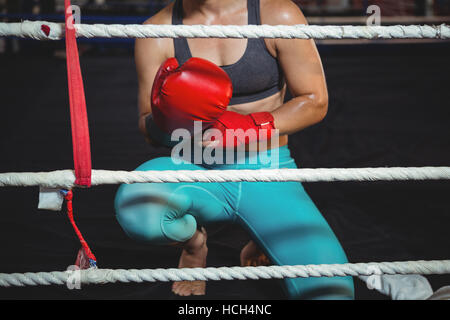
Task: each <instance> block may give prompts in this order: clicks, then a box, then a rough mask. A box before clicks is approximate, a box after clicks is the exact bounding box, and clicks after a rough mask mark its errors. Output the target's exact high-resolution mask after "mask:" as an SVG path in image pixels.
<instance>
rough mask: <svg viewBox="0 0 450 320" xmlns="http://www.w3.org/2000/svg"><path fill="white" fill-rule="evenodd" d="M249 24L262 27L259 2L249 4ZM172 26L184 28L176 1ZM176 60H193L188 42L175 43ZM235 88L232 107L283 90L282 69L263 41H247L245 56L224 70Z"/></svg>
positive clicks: (179, 0)
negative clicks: (181, 25) (180, 25)
mask: <svg viewBox="0 0 450 320" xmlns="http://www.w3.org/2000/svg"><path fill="white" fill-rule="evenodd" d="M247 8H248V24H249V25H250V24H253V25H260V24H261V18H260V7H259V0H247ZM172 24H173V25H179V24H183V0H176V1H175V5H174V8H173V15H172ZM174 47H175V58H177V60H178V61H179V63H180V64H182V63H185V62H186V61H187V60H188V59H189V58H191V57H192V53H191V50H190V49H189V44H188V42H187V39H186V38H176V39H174ZM221 68H222V69H223V70H224V71H225V72H226V73H227V74H228V76H229V77H230V79H231V82H232V84H233V97H232V98H231V101H230V105H233V104H241V103H247V102H252V101H257V100H261V99H264V98H266V97H269V96H271V95H273V94H275V93H277V92H279V91H280V90H281V89H282V88H283V86H284V76H283V72H282V70H281V67H280V65H279V63H278V61H277V59H275V58H274V57H273V56H272V55H271V54H270V53H269V51H268V50H267V47H266V44H265V42H264V39H263V38H258V39H248V42H247V48H246V50H245V53H244V55H243V56H242V57H241V58H240V59H239V60H238V61H237V62H236V63H234V64H231V65H227V66H221Z"/></svg>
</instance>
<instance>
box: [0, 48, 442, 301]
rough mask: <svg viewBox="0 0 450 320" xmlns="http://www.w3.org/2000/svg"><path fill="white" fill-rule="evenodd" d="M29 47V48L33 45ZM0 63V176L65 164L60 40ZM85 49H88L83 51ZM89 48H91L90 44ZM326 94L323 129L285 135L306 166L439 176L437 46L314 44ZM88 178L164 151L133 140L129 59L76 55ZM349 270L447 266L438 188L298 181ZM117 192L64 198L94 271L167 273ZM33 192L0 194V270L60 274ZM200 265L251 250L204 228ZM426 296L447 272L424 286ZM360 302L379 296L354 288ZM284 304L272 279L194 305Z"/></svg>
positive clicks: (241, 235)
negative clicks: (123, 218)
mask: <svg viewBox="0 0 450 320" xmlns="http://www.w3.org/2000/svg"><path fill="white" fill-rule="evenodd" d="M33 43H34V42H33ZM28 45H29V46H30V47H29V48H28V49H29V50H23V51H21V53H18V54H9V55H8V54H4V55H0V73H1V77H0V106H1V109H0V110H1V115H0V155H1V157H0V172H12V171H18V172H26V171H51V170H58V169H70V168H72V167H73V160H72V146H71V132H70V119H69V105H68V90H67V80H66V79H67V74H66V65H65V60H64V59H59V58H56V57H54V52H53V49H52V50H49V48H52V47H55V46H61V42H59V43H50V42H44V43H40V44H39V45H38V46H36V45H35V44H34V45H33V46H31V42H29V43H28V42H25V43H23V46H22V47H23V48H25V49H27V46H28ZM85 49H86V48H85ZM87 49H89V48H87ZM319 50H320V53H321V56H322V59H323V63H324V68H325V72H326V75H327V81H328V85H329V93H330V106H329V113H328V115H327V117H326V119H325V120H324V121H323V122H322V123H320V124H318V125H316V126H314V127H311V128H309V129H307V130H304V131H303V132H299V133H297V134H295V135H293V136H292V137H291V138H290V143H289V145H290V148H291V150H292V153H293V156H294V158H295V159H296V161H297V164H298V165H299V166H300V167H303V168H321V167H329V168H333V167H342V168H347V167H383V166H402V167H408V166H448V165H449V164H450V135H449V133H450V130H449V122H450V109H449V107H450V104H449V99H450V87H449V80H448V76H449V71H450V61H449V59H448V57H449V53H450V45H449V44H448V43H447V42H433V43H428V42H425V41H424V42H420V43H417V44H414V43H403V44H402V43H397V44H392V43H389V44H385V43H373V44H371V45H362V44H360V45H344V46H342V45H320V46H319ZM81 66H82V70H83V76H84V84H85V89H86V99H87V105H88V113H89V123H90V134H91V145H92V161H93V168H94V169H108V170H133V169H134V168H135V167H137V166H138V165H139V164H141V163H142V162H144V161H146V160H148V159H151V158H154V157H157V156H161V155H165V154H168V151H167V150H165V149H157V148H153V147H150V146H148V145H146V143H145V142H144V139H143V138H142V137H141V136H140V134H139V133H138V130H137V80H136V74H135V67H134V61H133V56H132V54H131V52H130V50H129V49H127V50H122V49H121V50H116V49H115V50H105V49H102V50H98V49H95V48H92V47H91V48H90V49H89V50H88V51H86V53H85V54H84V55H82V57H81ZM305 188H306V190H307V191H308V193H309V194H310V196H311V197H312V199H313V200H314V201H315V203H316V204H317V205H318V207H319V208H320V210H321V212H322V213H323V215H324V216H325V218H326V219H327V220H328V222H329V224H330V225H331V227H332V228H333V230H334V231H335V233H336V234H337V236H338V238H339V240H340V241H341V243H342V245H343V247H344V249H345V251H346V252H347V255H348V257H349V260H350V261H351V262H371V261H375V262H378V261H404V260H422V259H424V260H431V259H448V258H449V256H450V249H449V243H450V235H449V232H448V225H449V222H450V210H449V209H448V207H449V206H448V201H449V199H448V194H449V190H450V184H449V182H447V181H429V182H414V181H411V182H372V183H369V182H367V183H353V182H352V183H308V184H305ZM116 190H117V186H101V187H94V188H91V189H87V190H85V189H83V190H80V189H77V190H75V200H74V209H75V217H76V220H77V223H78V226H79V227H80V229H81V231H82V232H83V234H84V236H85V238H86V240H87V241H88V243H89V244H90V246H91V248H92V250H93V251H94V253H95V254H96V256H97V259H98V264H99V266H100V267H102V268H137V269H139V268H168V267H176V266H177V262H178V257H179V254H180V251H179V249H175V248H166V247H156V246H151V245H147V244H143V243H137V242H135V241H133V240H131V239H129V238H127V237H126V236H125V234H124V233H123V231H122V230H121V228H120V226H119V224H118V223H117V221H116V219H115V217H114V209H113V199H114V195H115V191H116ZM37 202H38V188H1V189H0V212H1V214H0V252H1V256H0V257H1V258H0V272H3V273H13V272H37V271H55V270H57V271H60V270H65V269H66V268H67V267H68V266H69V265H71V264H73V262H74V260H75V256H76V253H77V251H78V249H79V246H80V245H79V242H78V239H77V238H76V236H75V234H74V232H73V230H72V228H71V226H70V224H69V221H68V219H67V217H66V216H65V214H64V213H55V212H46V211H38V210H37V209H36V208H37ZM208 230H209V242H208V244H209V248H210V250H209V256H208V266H235V265H238V264H239V252H240V249H241V247H242V246H243V245H245V243H246V242H247V241H248V238H247V235H246V234H245V232H244V231H243V230H241V229H240V228H239V227H236V226H220V227H211V228H209V229H208ZM427 278H428V279H429V280H430V282H431V284H432V286H433V289H435V290H436V289H438V288H440V287H441V286H444V285H449V284H450V275H441V276H429V277H427ZM355 284H356V298H357V299H386V297H384V296H382V295H380V294H378V293H376V292H373V291H370V290H368V289H367V288H366V287H365V285H364V284H363V283H362V282H361V281H359V280H355ZM205 298H206V299H225V300H230V299H285V298H286V297H285V296H284V294H283V291H282V290H281V287H280V286H279V281H278V280H259V281H251V280H249V281H219V282H213V281H211V282H209V283H208V284H207V295H206V297H201V299H205ZM0 299H177V298H176V297H175V296H174V295H172V294H171V292H170V284H169V283H156V284H149V283H145V284H108V285H103V286H85V287H84V288H83V290H75V291H70V290H68V289H66V288H65V287H64V286H61V287H58V286H51V287H37V288H33V287H26V288H9V289H4V288H2V289H0Z"/></svg>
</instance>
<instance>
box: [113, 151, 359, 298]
mask: <svg viewBox="0 0 450 320" xmlns="http://www.w3.org/2000/svg"><path fill="white" fill-rule="evenodd" d="M276 151H277V152H278V155H277V156H276V157H273V156H271V155H274V154H275V153H274V151H273V150H272V151H268V152H267V153H265V155H264V161H263V160H261V159H262V158H263V157H261V154H259V155H255V154H253V155H246V156H245V159H240V160H241V161H242V160H243V161H245V162H246V163H243V164H234V165H228V164H227V165H213V166H207V165H201V166H200V165H194V164H192V163H190V162H186V161H183V162H182V163H181V164H180V163H175V162H174V161H173V160H172V159H171V158H157V159H153V160H150V161H147V162H145V163H144V164H142V165H141V166H139V167H138V168H137V169H136V170H137V171H147V170H209V169H215V170H229V169H265V168H274V167H279V168H296V164H295V162H294V160H293V159H292V158H291V156H290V152H289V149H288V147H287V146H284V147H281V148H279V149H276ZM268 159H269V160H268ZM115 208H116V216H117V220H118V221H119V223H120V225H121V226H122V228H123V229H124V230H125V232H126V233H127V234H128V235H129V236H130V237H131V238H134V239H137V240H143V241H147V242H149V243H152V244H168V243H173V242H184V241H186V240H188V239H190V238H191V237H192V236H193V235H194V233H195V232H196V230H197V227H198V226H199V225H202V226H207V225H208V224H209V223H216V222H221V223H222V222H227V223H228V222H237V223H239V224H241V225H242V226H243V227H244V228H245V229H246V230H248V232H249V233H250V235H251V237H252V238H253V240H254V241H255V242H256V243H257V244H258V245H259V246H260V248H261V249H262V250H263V251H264V253H265V254H266V255H267V256H268V257H269V259H270V260H271V261H272V263H274V264H277V265H304V264H330V263H346V262H347V258H346V255H345V253H344V250H343V249H342V247H341V245H340V244H339V242H338V240H337V238H336V236H335V235H334V233H333V231H332V230H331V228H330V227H329V225H328V223H327V222H326V221H325V219H324V218H323V217H322V215H321V213H320V212H319V210H318V209H317V207H316V206H315V205H314V203H313V202H312V201H311V199H310V197H309V196H308V195H307V194H306V192H305V190H304V188H303V186H302V184H301V183H298V182H261V183H260V182H229V183H228V182H227V183H164V184H161V183H145V184H131V185H122V186H120V188H119V190H118V192H117V195H116V199H115ZM284 283H285V289H286V293H287V295H288V297H289V298H290V299H353V297H354V288H353V280H352V278H351V277H333V278H326V277H322V278H295V279H285V280H284Z"/></svg>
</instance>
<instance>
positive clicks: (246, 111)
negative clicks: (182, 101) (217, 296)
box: [115, 0, 354, 299]
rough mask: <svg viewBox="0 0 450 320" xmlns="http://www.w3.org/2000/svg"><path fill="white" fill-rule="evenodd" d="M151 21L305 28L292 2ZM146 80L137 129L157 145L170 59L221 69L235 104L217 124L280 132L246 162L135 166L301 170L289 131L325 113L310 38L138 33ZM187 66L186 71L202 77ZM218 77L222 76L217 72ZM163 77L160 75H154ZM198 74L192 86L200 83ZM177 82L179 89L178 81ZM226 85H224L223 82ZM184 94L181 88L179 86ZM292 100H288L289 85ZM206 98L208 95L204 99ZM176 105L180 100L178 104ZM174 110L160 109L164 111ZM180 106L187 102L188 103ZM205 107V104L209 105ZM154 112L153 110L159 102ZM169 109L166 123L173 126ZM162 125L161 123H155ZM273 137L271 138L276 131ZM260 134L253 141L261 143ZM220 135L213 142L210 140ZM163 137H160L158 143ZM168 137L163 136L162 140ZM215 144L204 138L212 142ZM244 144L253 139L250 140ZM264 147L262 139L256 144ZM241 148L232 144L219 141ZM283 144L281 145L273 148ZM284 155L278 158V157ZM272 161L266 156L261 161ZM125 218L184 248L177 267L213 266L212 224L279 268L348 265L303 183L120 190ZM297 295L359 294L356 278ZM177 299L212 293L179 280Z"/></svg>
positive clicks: (178, 7) (216, 0) (185, 0)
mask: <svg viewBox="0 0 450 320" xmlns="http://www.w3.org/2000/svg"><path fill="white" fill-rule="evenodd" d="M146 23H148V24H185V25H196V24H202V25H247V24H269V25H295V24H306V23H307V22H306V19H305V18H304V16H303V14H302V13H301V11H300V10H299V8H298V7H297V6H296V5H295V4H294V3H293V2H291V1H290V0H176V1H174V2H173V3H171V4H170V5H168V6H167V7H166V8H164V9H163V10H162V11H160V12H159V13H158V14H156V15H155V16H153V17H152V18H150V19H149V20H148V21H147V22H146ZM135 54H136V64H137V71H138V79H139V111H140V118H139V127H140V130H141V131H142V133H143V134H144V135H145V136H146V137H147V139H148V140H149V141H150V142H155V140H158V138H155V135H154V134H153V135H152V129H151V127H153V126H154V122H153V117H152V116H151V113H152V97H151V91H152V87H154V81H159V80H158V79H159V78H158V77H160V76H161V74H160V73H159V74H158V75H157V72H158V70H159V71H161V69H160V67H161V65H163V69H164V63H167V59H169V58H172V57H175V60H170V61H171V62H169V66H168V67H167V65H166V69H165V70H166V71H170V69H171V65H170V64H171V63H175V66H176V64H178V65H179V66H182V67H183V66H185V65H186V63H187V64H188V65H189V64H190V63H191V62H190V61H192V60H189V59H190V58H191V57H198V58H202V59H206V60H208V61H210V62H213V63H214V64H215V65H217V66H220V68H221V70H223V71H224V72H225V73H226V74H227V75H228V77H229V79H230V81H231V83H232V88H233V92H232V98H231V100H230V101H229V106H228V108H227V110H226V111H225V112H223V113H220V114H218V115H217V118H216V121H215V120H214V117H213V118H212V119H210V120H211V122H212V127H213V128H215V129H218V130H219V131H224V130H225V129H238V128H242V127H243V128H244V129H248V128H253V129H256V130H259V129H261V128H262V127H263V126H264V127H265V128H269V129H277V130H279V133H280V135H279V137H278V138H276V139H277V141H276V142H277V143H274V140H273V139H272V140H271V141H270V143H269V147H268V148H267V150H264V149H263V148H260V149H259V152H258V153H256V155H255V153H250V152H248V153H245V155H244V156H242V155H237V156H236V157H235V160H236V158H237V157H243V158H245V159H240V160H244V161H243V162H244V163H240V162H238V163H236V162H235V163H231V164H230V163H226V164H217V163H216V164H205V163H202V164H197V163H195V164H194V163H191V162H188V161H184V162H182V163H181V164H180V163H179V161H178V162H177V161H174V159H171V158H157V159H153V160H150V161H148V162H146V163H144V164H142V165H141V166H140V167H138V168H137V170H209V169H214V170H227V169H264V168H271V167H279V168H296V164H295V162H294V160H293V159H292V158H291V157H290V152H289V149H288V145H287V144H288V135H289V134H292V133H295V132H297V131H300V130H302V129H305V128H307V127H309V126H311V125H313V124H316V123H318V122H320V121H321V120H322V119H323V118H324V117H325V115H326V113H327V107H328V94H327V88H326V82H325V77H324V73H323V69H322V65H321V61H320V57H319V55H318V52H317V50H316V47H315V44H314V42H313V41H311V40H283V39H249V40H243V39H198V38H197V39H185V38H180V39H140V40H137V41H136V52H135ZM186 68H187V74H189V76H192V74H200V73H201V72H198V69H195V68H192V69H190V68H188V67H186ZM184 72H185V71H184ZM219 73H220V72H219ZM155 75H156V80H155ZM202 81H203V79H202V80H201V81H196V80H195V78H194V77H193V78H192V82H187V84H189V83H202ZM171 88H172V87H171ZM224 88H225V89H224V90H226V86H225V87H224ZM180 90H183V89H182V88H180ZM287 90H289V91H290V93H291V94H292V96H293V98H292V99H290V100H289V101H287V102H284V97H285V93H286V91H287ZM201 96H202V95H201ZM174 104H176V103H174ZM167 105H169V107H173V106H172V105H171V104H170V103H169V104H166V105H162V106H161V105H159V106H158V110H159V111H161V110H165V109H164V108H165V107H167ZM181 107H182V106H181ZM202 107H203V106H202ZM154 108H155V106H154ZM170 114H171V113H166V114H163V116H162V118H164V117H166V118H165V119H163V120H161V117H159V120H157V119H155V121H156V120H157V121H160V123H159V129H161V121H168V122H170V119H171V117H170ZM157 127H158V126H157ZM268 138H270V137H268ZM260 139H261V138H260V137H259V136H258V137H256V139H254V140H260ZM211 140H212V139H211ZM261 140H262V139H261ZM156 142H158V141H156ZM159 142H160V141H159ZM212 143H214V144H217V143H218V142H217V141H216V140H215V141H205V142H204V145H205V146H208V145H211V144H212ZM243 143H246V142H243ZM255 143H256V145H257V146H259V143H261V141H259V142H258V141H256V142H255ZM220 144H221V145H222V146H223V147H225V148H227V147H235V146H234V145H233V143H230V144H231V145H230V146H228V145H227V144H228V141H225V140H223V141H220ZM274 146H275V147H274ZM274 154H276V155H277V156H276V157H274V156H273V155H274ZM263 158H264V159H270V161H269V163H267V161H262V160H261V159H263ZM115 205H116V212H117V219H118V221H119V223H120V225H121V226H122V228H123V229H124V230H125V232H126V233H127V234H128V235H129V236H131V237H132V238H135V239H139V240H144V241H148V242H149V243H161V244H172V243H179V244H181V245H183V248H184V250H183V253H182V256H181V258H180V263H179V267H204V266H205V265H206V255H207V246H206V231H205V229H204V228H201V227H200V226H206V225H207V224H208V223H211V222H236V223H240V224H241V225H242V226H243V227H244V228H245V229H246V230H248V232H249V234H250V236H251V237H252V239H253V240H254V243H250V244H249V245H247V246H246V248H244V250H243V253H242V257H243V260H244V262H245V260H247V261H248V260H251V259H252V257H253V256H257V251H256V245H255V244H257V245H258V247H259V248H260V249H261V250H262V251H263V252H264V254H265V255H266V256H267V257H268V258H269V259H270V260H271V262H272V263H274V264H278V265H301V264H323V263H324V264H328V263H345V262H347V258H346V255H345V253H344V251H343V249H342V247H341V246H340V244H339V242H338V240H337V238H336V236H335V235H334V233H333V231H332V230H331V229H330V227H329V225H328V224H327V222H326V221H325V219H324V218H323V217H322V215H321V213H320V212H319V211H318V209H317V208H316V206H315V205H314V203H313V202H312V201H311V199H310V198H309V196H308V195H307V194H306V192H305V190H304V189H303V187H302V185H301V184H300V183H294V182H283V183H247V182H240V183H179V184H169V183H167V184H151V183H149V184H134V185H124V186H121V187H120V189H119V191H118V193H117V196H116V203H115ZM284 283H285V289H286V293H287V296H288V297H289V298H291V299H352V298H353V296H354V291H353V282H352V278H351V277H346V278H341V277H335V278H307V279H301V278H298V279H286V280H284ZM173 291H174V292H175V293H176V294H179V295H191V294H194V295H201V294H204V293H205V287H204V283H202V282H193V283H190V282H181V283H175V284H174V286H173Z"/></svg>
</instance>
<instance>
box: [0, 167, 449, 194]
mask: <svg viewBox="0 0 450 320" xmlns="http://www.w3.org/2000/svg"><path fill="white" fill-rule="evenodd" d="M442 179H445V180H449V179H450V167H420V168H415V167H410V168H401V167H394V168H350V169H339V168H338V169H260V170H192V171H191V170H170V171H107V170H92V185H93V186H98V185H105V184H123V183H124V184H132V183H152V182H153V183H165V182H166V183H177V182H240V181H246V182H287V181H297V182H326V181H328V182H331V181H405V180H442ZM7 186H13V187H31V186H41V187H46V188H65V189H72V188H73V187H76V185H75V173H74V171H73V170H59V171H53V172H23V173H14V172H12V173H0V187H7Z"/></svg>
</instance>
